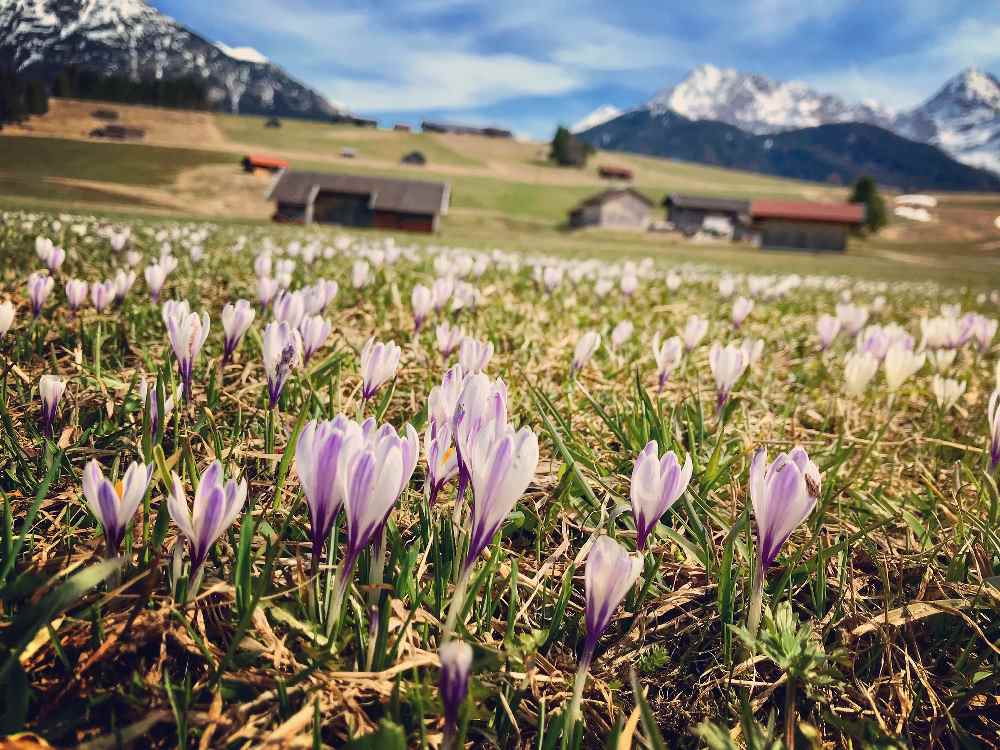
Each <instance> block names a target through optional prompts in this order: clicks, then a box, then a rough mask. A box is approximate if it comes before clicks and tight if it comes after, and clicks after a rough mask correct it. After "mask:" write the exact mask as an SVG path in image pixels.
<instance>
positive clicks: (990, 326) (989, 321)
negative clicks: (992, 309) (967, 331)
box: [971, 315, 998, 353]
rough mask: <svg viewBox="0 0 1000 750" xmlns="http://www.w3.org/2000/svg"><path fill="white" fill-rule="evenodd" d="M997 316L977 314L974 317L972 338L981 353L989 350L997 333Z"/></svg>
mask: <svg viewBox="0 0 1000 750" xmlns="http://www.w3.org/2000/svg"><path fill="white" fill-rule="evenodd" d="M997 325H998V323H997V320H996V318H987V317H986V316H985V315H976V316H975V317H974V318H973V321H972V326H971V332H972V339H973V341H975V342H976V348H977V349H978V350H979V352H980V353H985V352H987V351H989V348H990V345H991V344H992V342H993V337H994V336H996V333H997Z"/></svg>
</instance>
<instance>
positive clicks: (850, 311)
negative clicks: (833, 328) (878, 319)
mask: <svg viewBox="0 0 1000 750" xmlns="http://www.w3.org/2000/svg"><path fill="white" fill-rule="evenodd" d="M837 318H838V320H840V324H841V326H842V327H843V329H844V332H845V333H846V334H847V335H848V336H854V335H856V334H857V332H858V331H860V330H861V329H862V328H863V327H864V325H865V323H867V322H868V310H867V308H864V307H861V306H859V305H852V304H850V303H845V304H840V305H837Z"/></svg>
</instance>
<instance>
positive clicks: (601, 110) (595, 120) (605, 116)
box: [570, 104, 622, 133]
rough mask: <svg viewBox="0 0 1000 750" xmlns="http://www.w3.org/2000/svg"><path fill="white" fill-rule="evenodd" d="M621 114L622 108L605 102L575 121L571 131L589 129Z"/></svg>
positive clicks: (578, 131) (579, 131)
mask: <svg viewBox="0 0 1000 750" xmlns="http://www.w3.org/2000/svg"><path fill="white" fill-rule="evenodd" d="M620 114H622V110H620V109H618V107H615V106H614V105H612V104H605V105H604V106H601V107H598V108H597V109H595V110H594V111H593V112H591V113H590V114H589V115H587V116H586V117H584V118H583V119H581V120H579V121H578V122H576V123H575V124H574V125H573V126H572V127H571V128H570V132H571V133H582V132H583V131H584V130H590V129H591V128H596V127H597V126H598V125H603V124H604V123H606V122H607V121H608V120H613V119H615V118H616V117H618V116H619V115H620Z"/></svg>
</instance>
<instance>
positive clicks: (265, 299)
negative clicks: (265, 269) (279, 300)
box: [257, 276, 278, 307]
mask: <svg viewBox="0 0 1000 750" xmlns="http://www.w3.org/2000/svg"><path fill="white" fill-rule="evenodd" d="M277 293H278V281H277V279H272V278H271V277H270V276H261V277H260V278H258V279H257V301H258V302H259V303H260V306H261V307H266V306H267V305H269V304H271V300H273V299H274V295H276V294H277Z"/></svg>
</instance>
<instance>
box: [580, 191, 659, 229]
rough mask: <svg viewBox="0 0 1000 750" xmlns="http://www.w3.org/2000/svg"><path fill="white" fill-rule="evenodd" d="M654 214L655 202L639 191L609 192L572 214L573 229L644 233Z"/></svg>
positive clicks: (583, 203) (598, 195) (581, 203)
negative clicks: (583, 228) (622, 230)
mask: <svg viewBox="0 0 1000 750" xmlns="http://www.w3.org/2000/svg"><path fill="white" fill-rule="evenodd" d="M652 213H653V202H652V201H651V200H650V199H649V198H647V197H646V196H645V195H643V194H642V193H640V192H639V191H638V190H634V189H633V188H622V189H619V190H605V191H604V192H603V193H598V194H597V195H592V196H591V197H589V198H587V199H586V200H584V201H581V202H580V203H579V204H577V205H576V206H575V207H574V208H573V209H572V210H571V211H570V212H569V225H570V226H571V227H574V228H580V227H604V228H607V229H632V230H639V231H642V230H646V229H648V228H649V223H650V220H651V219H652Z"/></svg>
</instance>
